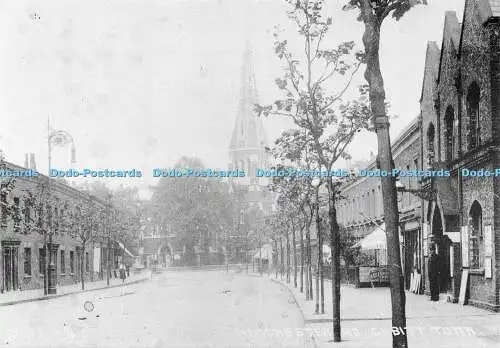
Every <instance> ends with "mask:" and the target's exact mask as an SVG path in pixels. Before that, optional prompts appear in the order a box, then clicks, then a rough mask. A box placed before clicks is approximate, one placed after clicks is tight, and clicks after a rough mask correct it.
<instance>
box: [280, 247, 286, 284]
mask: <svg viewBox="0 0 500 348" xmlns="http://www.w3.org/2000/svg"><path fill="white" fill-rule="evenodd" d="M280 251H281V260H280V273H281V280H283V275H284V274H285V251H284V249H283V238H282V237H280Z"/></svg>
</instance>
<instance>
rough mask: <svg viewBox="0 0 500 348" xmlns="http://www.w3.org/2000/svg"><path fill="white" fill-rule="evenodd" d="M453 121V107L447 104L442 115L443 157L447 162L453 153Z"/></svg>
mask: <svg viewBox="0 0 500 348" xmlns="http://www.w3.org/2000/svg"><path fill="white" fill-rule="evenodd" d="M454 121H455V117H454V112H453V108H452V107H451V106H448V108H447V109H446V114H445V116H444V125H445V129H444V140H445V151H446V154H445V156H446V157H445V158H446V161H447V162H450V161H452V160H453V156H454V153H455V130H454V127H453V124H454Z"/></svg>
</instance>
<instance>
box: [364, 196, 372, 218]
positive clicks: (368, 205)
mask: <svg viewBox="0 0 500 348" xmlns="http://www.w3.org/2000/svg"><path fill="white" fill-rule="evenodd" d="M365 214H366V216H367V217H371V216H372V201H371V199H370V191H368V192H367V193H366V211H365Z"/></svg>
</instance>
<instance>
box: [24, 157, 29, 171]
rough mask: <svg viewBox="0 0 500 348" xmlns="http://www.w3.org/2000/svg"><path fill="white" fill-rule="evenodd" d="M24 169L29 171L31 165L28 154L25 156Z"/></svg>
mask: <svg viewBox="0 0 500 348" xmlns="http://www.w3.org/2000/svg"><path fill="white" fill-rule="evenodd" d="M24 168H26V169H29V164H28V154H27V153H25V154H24Z"/></svg>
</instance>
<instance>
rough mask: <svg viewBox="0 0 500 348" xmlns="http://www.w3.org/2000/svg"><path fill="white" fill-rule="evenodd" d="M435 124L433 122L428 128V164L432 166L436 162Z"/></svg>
mask: <svg viewBox="0 0 500 348" xmlns="http://www.w3.org/2000/svg"><path fill="white" fill-rule="evenodd" d="M435 133H436V131H435V129H434V125H433V124H432V123H431V124H430V125H429V128H427V164H428V167H429V168H432V166H433V164H434V138H435Z"/></svg>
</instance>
